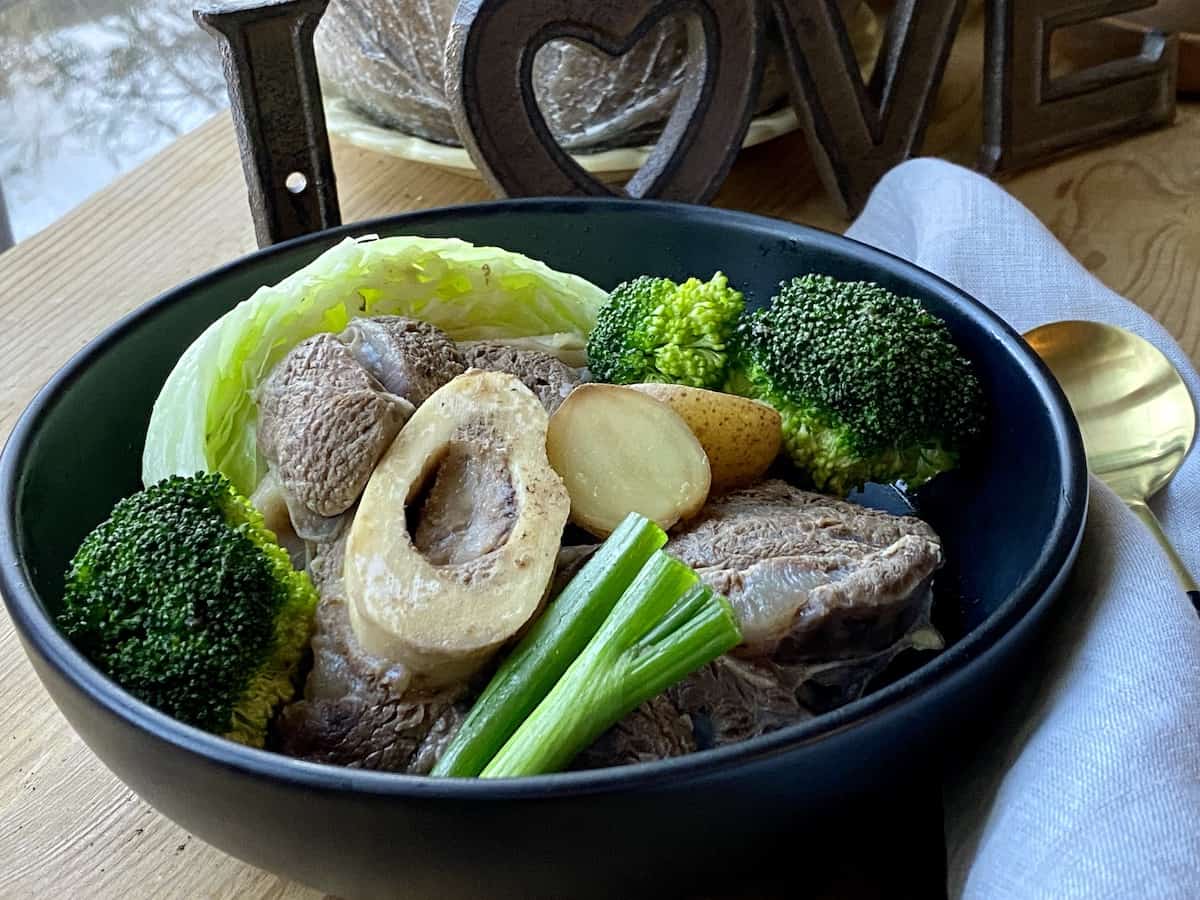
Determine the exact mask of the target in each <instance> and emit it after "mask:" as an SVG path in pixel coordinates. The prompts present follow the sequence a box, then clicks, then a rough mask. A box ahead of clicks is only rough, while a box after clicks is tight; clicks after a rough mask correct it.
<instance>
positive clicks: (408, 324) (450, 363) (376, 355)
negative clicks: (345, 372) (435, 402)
mask: <svg viewBox="0 0 1200 900" xmlns="http://www.w3.org/2000/svg"><path fill="white" fill-rule="evenodd" d="M338 340H340V341H342V343H344V344H345V345H346V346H347V347H348V348H349V349H350V353H351V354H352V355H353V356H354V358H355V359H356V360H358V362H359V363H360V364H361V365H362V367H363V368H364V369H366V370H367V371H368V372H370V373H371V374H372V375H373V376H374V377H375V378H376V379H378V381H379V383H380V384H382V385H383V386H384V388H385V389H386V390H388V391H389V392H391V393H393V394H395V395H396V396H398V397H403V398H404V399H405V400H407V401H408V402H409V403H411V404H412V405H413V406H420V405H421V404H422V403H424V402H425V401H426V400H427V399H428V398H429V395H430V394H432V393H433V392H434V391H436V390H437V389H438V388H440V387H441V386H442V385H443V384H445V383H446V382H448V381H450V379H452V378H454V377H456V376H458V375H461V374H462V373H463V372H465V371H466V370H467V367H466V364H465V362H464V361H463V358H462V354H461V353H459V351H458V347H457V346H456V345H455V343H454V341H452V340H450V338H449V336H448V335H447V334H446V333H445V332H444V331H442V330H441V329H440V328H438V327H437V326H435V325H430V324H429V323H428V322H423V321H421V320H420V319H409V318H406V317H404V316H374V317H372V318H369V319H355V320H354V321H352V322H351V323H350V324H349V325H347V326H346V328H345V330H344V331H343V332H342V333H341V334H340V335H338Z"/></svg>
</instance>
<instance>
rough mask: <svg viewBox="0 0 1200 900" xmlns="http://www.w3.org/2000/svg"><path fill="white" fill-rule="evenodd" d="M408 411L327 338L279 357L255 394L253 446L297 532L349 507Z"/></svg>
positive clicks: (404, 402) (410, 408) (319, 337)
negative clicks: (275, 483) (275, 482)
mask: <svg viewBox="0 0 1200 900" xmlns="http://www.w3.org/2000/svg"><path fill="white" fill-rule="evenodd" d="M412 411H413V404H411V403H409V402H408V401H407V400H405V399H404V398H402V397H398V396H396V395H394V394H390V393H388V392H387V391H385V390H384V389H383V386H382V385H381V384H380V383H379V382H378V381H377V380H376V379H375V378H374V377H372V376H371V374H370V373H369V372H367V371H366V370H365V369H364V368H363V367H362V366H361V365H359V363H358V361H357V360H355V359H354V357H353V356H352V355H351V353H350V351H349V349H348V348H347V347H346V345H345V344H343V343H341V342H340V341H339V340H337V338H335V337H334V336H333V335H329V334H319V335H317V336H315V337H311V338H309V339H308V340H306V341H302V342H301V343H300V344H298V345H297V346H296V347H295V348H294V349H293V350H292V351H291V352H290V353H288V355H287V356H285V357H284V358H283V360H282V361H281V362H280V363H279V365H277V366H276V367H275V368H274V370H272V372H271V374H270V375H269V376H268V377H267V379H266V380H265V381H264V382H263V384H262V385H260V386H259V389H258V447H259V450H260V452H261V453H262V455H263V457H264V458H265V459H266V460H267V464H268V465H269V466H270V467H271V469H272V471H273V472H274V473H275V475H276V477H277V478H278V481H279V485H280V487H281V488H282V490H283V493H284V497H285V498H286V500H287V503H288V509H289V511H290V512H291V514H292V520H293V522H294V523H295V525H296V526H297V531H298V532H302V530H303V523H304V521H305V520H306V519H311V518H313V517H318V518H319V517H330V516H336V515H338V514H340V513H343V512H345V511H346V510H347V509H349V508H350V506H351V505H352V504H353V503H354V501H355V500H356V499H357V498H358V495H359V494H361V493H362V490H363V488H364V487H365V486H366V484H367V479H368V478H369V477H370V476H371V471H372V470H373V469H374V468H375V463H376V462H378V460H379V458H380V456H382V455H383V451H384V450H386V449H387V448H388V446H389V445H390V444H391V442H392V439H393V438H395V436H396V434H397V432H399V431H400V427H401V426H402V425H403V424H404V423H405V421H407V420H408V417H409V415H411V414H412Z"/></svg>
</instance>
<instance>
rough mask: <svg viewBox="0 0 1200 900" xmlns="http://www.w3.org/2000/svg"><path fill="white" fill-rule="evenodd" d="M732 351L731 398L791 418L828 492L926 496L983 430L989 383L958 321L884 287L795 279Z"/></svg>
mask: <svg viewBox="0 0 1200 900" xmlns="http://www.w3.org/2000/svg"><path fill="white" fill-rule="evenodd" d="M731 344H732V349H731V353H732V357H733V359H732V363H731V370H730V376H729V379H728V382H727V384H726V389H727V390H729V391H731V392H733V393H737V394H742V395H743V396H747V397H753V398H756V399H759V400H763V401H765V402H767V403H769V404H770V405H772V406H774V407H775V409H776V410H778V411H779V413H780V415H781V416H782V418H783V437H784V446H785V448H786V449H787V451H788V454H789V456H790V457H791V459H792V461H793V462H794V463H796V465H797V466H799V467H801V468H802V469H805V470H807V471H808V473H809V474H810V475H811V477H812V480H813V483H814V484H815V485H816V486H817V487H818V488H819V489H821V490H826V491H831V492H834V493H837V494H842V495H844V494H846V493H848V492H849V491H850V490H852V489H854V488H858V487H861V486H862V485H863V484H864V483H866V482H868V481H874V482H879V483H883V484H888V483H891V482H895V481H903V482H905V484H907V485H908V486H909V487H912V488H915V487H918V486H920V485H921V484H923V483H924V482H926V481H928V480H929V479H930V478H932V477H933V476H934V475H936V474H938V473H939V472H943V471H945V470H947V469H951V468H953V467H954V466H956V465H957V463H958V457H959V453H960V451H961V449H962V448H963V446H964V445H965V444H966V443H967V441H969V440H970V439H971V438H972V437H973V436H974V435H976V434H977V432H978V431H979V429H980V427H981V422H982V406H983V401H982V393H981V390H980V386H979V381H978V379H977V378H976V377H975V375H974V373H973V372H972V369H971V365H970V363H969V362H968V361H967V360H966V358H965V357H964V356H963V355H962V353H961V352H960V351H959V349H958V347H957V346H956V345H955V344H954V341H953V339H952V338H951V336H950V331H949V329H948V328H947V327H946V324H945V323H944V322H942V321H941V320H940V319H938V318H937V317H936V316H934V315H932V314H930V313H929V312H927V311H926V310H925V309H924V307H922V306H921V304H920V303H919V302H918V301H917V300H914V299H912V298H911V297H899V296H897V295H895V294H893V293H892V292H890V291H888V290H885V289H884V288H882V287H880V286H879V285H877V284H871V283H867V282H843V281H837V280H835V279H833V278H829V277H827V276H823V275H805V276H803V277H801V278H794V279H792V280H791V281H790V282H785V283H783V284H781V285H780V290H779V293H778V294H777V295H776V296H775V298H774V299H773V300H772V302H771V305H770V306H768V307H767V308H765V309H761V310H757V311H755V312H752V313H747V314H746V315H744V316H743V317H742V319H741V321H740V322H739V323H738V326H737V329H736V332H735V334H734V337H733V339H732V342H731Z"/></svg>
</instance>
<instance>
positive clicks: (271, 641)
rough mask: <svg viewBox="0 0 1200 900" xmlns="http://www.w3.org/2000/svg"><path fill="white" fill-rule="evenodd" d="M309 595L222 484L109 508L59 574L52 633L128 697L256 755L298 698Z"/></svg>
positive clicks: (166, 490) (208, 480) (159, 489)
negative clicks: (62, 585) (62, 582)
mask: <svg viewBox="0 0 1200 900" xmlns="http://www.w3.org/2000/svg"><path fill="white" fill-rule="evenodd" d="M316 602H317V595H316V591H315V590H314V588H313V586H312V583H311V582H310V581H309V579H308V576H307V575H305V574H304V573H303V572H297V571H295V570H294V569H293V568H292V565H291V562H290V560H289V559H288V556H287V553H286V552H285V551H284V550H283V548H282V547H280V546H279V545H278V544H277V543H276V542H275V536H274V535H273V534H272V533H271V532H270V531H268V530H267V529H266V527H265V525H264V524H263V519H262V516H261V515H260V514H259V513H258V511H257V510H255V509H254V507H252V506H251V505H250V503H249V501H248V500H246V499H245V498H244V497H242V496H241V495H240V494H238V493H237V492H236V491H235V490H234V488H233V486H232V485H231V484H230V483H229V481H227V480H226V479H225V478H224V476H222V475H217V474H213V475H196V476H193V477H191V478H180V477H171V478H167V479H164V480H163V481H160V482H158V483H157V484H155V485H153V486H152V487H149V488H147V489H146V490H144V491H142V492H140V493H138V494H134V495H133V496H132V497H128V498H126V499H124V500H122V501H121V502H119V503H118V504H117V505H116V507H115V508H114V509H113V512H112V515H111V516H110V517H109V519H108V520H107V521H106V522H104V523H102V524H101V525H100V526H98V527H97V528H96V529H95V530H94V531H93V532H92V533H91V534H89V535H88V536H87V537H86V538H85V539H84V541H83V544H82V545H80V547H79V550H78V551H77V552H76V554H75V557H74V559H73V560H72V562H71V567H70V569H69V570H68V572H67V578H66V591H65V593H64V596H63V604H62V608H61V610H60V611H59V613H58V616H57V619H58V624H59V627H60V628H62V630H63V632H64V633H65V634H66V635H67V637H68V638H70V639H71V640H72V641H73V642H74V643H75V644H76V646H78V647H79V649H80V650H81V651H82V652H83V653H85V654H86V655H87V656H88V658H89V659H91V660H92V662H93V663H95V664H96V666H97V667H99V668H100V669H102V670H103V671H104V672H105V673H107V674H108V675H109V676H110V677H111V678H112V679H113V680H115V681H116V682H118V683H119V684H120V685H121V686H122V687H124V688H125V690H127V691H129V692H130V693H131V694H133V695H134V696H136V697H138V698H139V699H141V700H143V701H145V702H146V703H149V704H150V705H151V706H154V707H157V708H158V709H160V710H162V711H163V712H165V713H167V714H169V715H171V716H173V717H175V718H176V719H179V720H181V721H183V722H187V723H188V724H190V725H195V726H197V727H199V728H203V729H205V730H206V731H210V732H213V733H215V734H221V735H224V736H226V737H229V738H231V739H233V740H237V741H241V742H242V743H246V744H251V745H255V746H261V745H262V743H263V741H264V739H265V736H266V729H267V723H268V721H269V719H270V717H271V715H272V713H273V712H274V710H275V708H276V707H277V706H278V705H279V704H280V703H282V702H284V701H286V700H290V699H291V698H292V696H293V695H294V693H295V688H294V685H293V678H294V677H295V674H296V670H297V667H298V665H299V662H300V658H301V656H302V655H303V653H304V651H305V648H306V647H307V645H308V640H309V637H310V631H311V627H312V618H313V612H314V610H315V608H316Z"/></svg>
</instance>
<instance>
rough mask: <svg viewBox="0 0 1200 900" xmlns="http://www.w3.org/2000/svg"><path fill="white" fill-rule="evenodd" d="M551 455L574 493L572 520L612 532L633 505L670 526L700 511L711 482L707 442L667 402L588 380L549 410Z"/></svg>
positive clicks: (594, 529) (597, 531)
mask: <svg viewBox="0 0 1200 900" xmlns="http://www.w3.org/2000/svg"><path fill="white" fill-rule="evenodd" d="M546 455H547V456H548V457H549V459H550V465H551V466H552V467H553V468H554V470H555V471H556V472H558V474H559V477H561V478H562V480H563V482H564V484H566V486H567V493H568V494H570V496H571V521H572V522H574V523H575V524H576V525H579V526H580V527H581V528H585V529H587V530H588V531H589V532H591V533H592V534H594V535H596V536H597V537H607V536H608V535H609V534H611V533H612V532H613V530H614V529H615V528H616V527H617V526H618V525H619V524H621V521H622V520H623V519H624V518H625V516H627V515H628V514H629V513H631V512H637V513H641V514H642V515H643V516H645V517H646V518H648V519H651V520H653V521H654V522H657V523H658V525H659V526H660V527H662V528H670V527H671V526H672V525H674V524H675V523H676V522H678V521H679V520H680V519H686V518H687V517H688V516H692V515H695V514H696V513H697V512H699V511H700V507H702V506H703V505H704V501H705V500H706V499H708V489H709V485H710V483H711V481H712V477H711V473H710V471H709V467H708V457H707V456H706V455H705V453H704V448H703V447H702V446H701V445H700V442H699V441H698V440H697V439H696V436H695V435H694V434H693V433H692V430H691V429H690V428H688V426H687V423H686V422H685V421H684V420H683V419H682V418H681V417H680V416H679V415H678V413H676V412H675V411H674V410H673V409H672V408H671V407H670V406H668V405H667V404H666V403H660V402H659V401H658V400H655V399H654V398H653V397H651V396H650V395H649V394H646V393H643V392H641V391H635V390H632V389H631V388H628V387H619V386H617V385H614V384H582V385H580V386H579V387H577V388H575V390H573V391H572V392H571V394H570V395H569V396H568V397H567V399H566V400H564V401H563V404H562V406H560V407H559V408H558V409H557V410H556V411H555V413H554V415H552V416H551V417H550V428H549V430H548V431H547V433H546Z"/></svg>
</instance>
